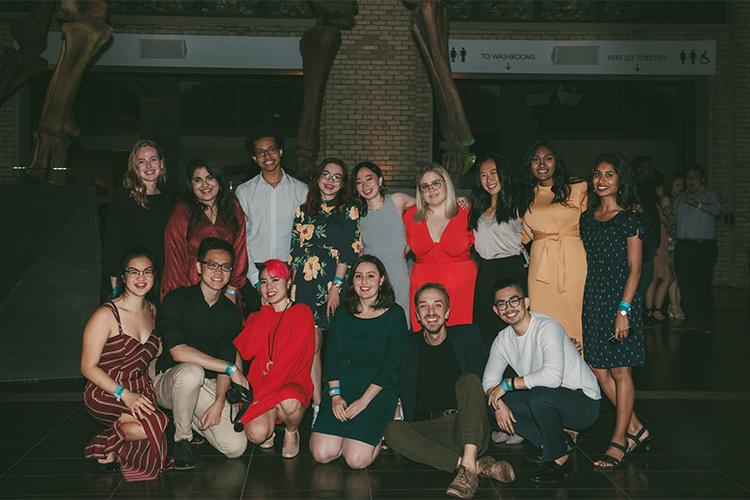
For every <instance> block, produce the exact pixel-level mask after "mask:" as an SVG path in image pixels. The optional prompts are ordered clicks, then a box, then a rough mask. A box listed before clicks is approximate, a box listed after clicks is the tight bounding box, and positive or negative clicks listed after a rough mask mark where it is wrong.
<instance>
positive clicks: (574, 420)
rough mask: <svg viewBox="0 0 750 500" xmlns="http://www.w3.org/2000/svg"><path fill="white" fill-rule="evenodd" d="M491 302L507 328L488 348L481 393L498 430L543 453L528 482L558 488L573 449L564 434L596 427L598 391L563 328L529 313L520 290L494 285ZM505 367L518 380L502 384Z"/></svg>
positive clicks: (513, 285)
mask: <svg viewBox="0 0 750 500" xmlns="http://www.w3.org/2000/svg"><path fill="white" fill-rule="evenodd" d="M493 302H494V306H493V308H494V310H495V314H497V315H498V316H499V317H500V319H502V320H503V321H504V322H505V323H506V324H507V325H508V326H507V327H506V328H505V329H503V330H502V331H500V333H498V335H497V338H496V339H495V341H494V342H493V343H492V349H491V351H490V358H489V361H488V362H487V366H486V367H485V369H484V377H483V378H482V387H483V388H484V391H485V393H486V394H487V398H488V403H489V405H490V406H492V408H493V409H494V410H495V419H496V421H497V424H498V426H499V427H500V429H502V430H503V431H504V432H506V433H508V434H516V433H518V434H519V435H520V436H522V437H524V438H526V439H527V440H528V441H529V442H531V443H532V444H534V445H535V446H541V447H542V454H541V457H539V458H540V462H541V467H540V468H539V470H538V471H537V472H536V474H535V475H534V476H533V477H532V478H531V480H532V481H534V482H538V483H554V482H557V481H559V480H561V479H564V478H565V477H567V476H568V475H569V474H570V472H571V464H570V462H569V460H568V459H569V458H570V453H571V452H572V450H573V447H572V445H571V444H570V443H568V442H567V440H566V436H565V430H564V429H572V430H575V431H580V430H584V429H586V428H588V427H590V426H591V425H592V424H593V423H594V422H596V420H597V419H598V418H599V403H600V399H601V393H600V391H599V385H598V384H597V382H596V377H595V376H594V374H593V373H592V372H591V370H590V369H589V367H588V365H586V363H585V362H584V361H583V358H582V357H581V356H580V355H579V354H578V351H577V350H576V348H575V346H574V345H573V343H572V342H571V341H570V340H569V339H568V335H567V334H566V332H565V330H564V329H563V327H562V325H560V323H558V322H557V321H555V320H554V319H552V318H550V317H549V316H545V315H544V314H539V313H532V312H530V311H529V299H528V297H526V296H525V295H524V292H523V288H522V287H521V285H519V284H518V283H515V282H513V281H508V280H499V281H498V282H497V283H495V286H494V300H493ZM509 365H510V367H511V368H513V370H514V371H515V372H516V373H517V374H518V376H517V377H509V378H505V379H503V378H502V376H503V372H504V371H505V369H506V368H507V367H508V366H509Z"/></svg>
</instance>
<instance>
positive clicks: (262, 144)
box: [235, 133, 307, 310]
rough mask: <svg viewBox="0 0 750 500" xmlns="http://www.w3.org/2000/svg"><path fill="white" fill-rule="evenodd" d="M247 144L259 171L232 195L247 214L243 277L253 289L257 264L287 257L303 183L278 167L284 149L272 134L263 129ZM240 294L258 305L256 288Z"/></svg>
mask: <svg viewBox="0 0 750 500" xmlns="http://www.w3.org/2000/svg"><path fill="white" fill-rule="evenodd" d="M248 142H250V141H248ZM251 144H252V148H251V155H252V159H253V161H255V162H256V163H257V164H258V166H259V167H260V175H257V176H255V177H253V178H252V179H250V180H249V181H247V182H245V183H243V184H240V185H239V186H237V189H236V190H235V195H236V196H237V199H238V200H239V202H240V205H241V206H242V210H243V211H244V212H245V216H246V217H247V254H248V269H247V280H248V284H249V285H252V286H253V287H254V288H255V289H257V288H258V285H259V284H260V283H259V279H258V277H259V275H260V269H259V265H261V264H262V263H263V262H265V261H267V260H269V259H280V260H282V261H284V262H286V260H287V258H288V257H289V247H290V245H291V239H292V223H293V222H294V211H295V210H296V209H297V207H299V206H300V205H301V204H302V203H304V202H305V199H306V198H307V185H306V184H305V183H303V182H301V181H299V180H297V179H295V178H294V177H292V176H291V175H289V174H287V173H286V172H284V169H283V168H281V157H282V156H283V155H284V150H283V149H282V148H281V146H280V145H279V141H278V138H277V137H276V136H274V135H273V134H268V133H264V134H261V135H259V136H258V137H257V138H256V139H255V140H254V141H252V143H251ZM243 295H244V297H245V300H246V301H247V302H248V304H249V305H250V310H258V309H259V308H260V297H259V295H258V293H257V292H255V291H254V290H251V289H249V287H248V289H247V290H243Z"/></svg>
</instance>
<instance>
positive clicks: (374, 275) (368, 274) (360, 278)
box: [352, 262, 385, 301]
mask: <svg viewBox="0 0 750 500" xmlns="http://www.w3.org/2000/svg"><path fill="white" fill-rule="evenodd" d="M384 281H385V277H384V276H383V275H382V274H380V271H378V267H377V266H376V265H375V264H373V263H372V262H361V263H360V264H359V265H358V266H357V268H356V269H355V270H354V273H353V274H352V286H353V287H354V293H356V294H357V296H359V299H360V300H363V301H365V300H375V299H377V297H378V293H379V292H380V287H381V286H382V285H383V282H384Z"/></svg>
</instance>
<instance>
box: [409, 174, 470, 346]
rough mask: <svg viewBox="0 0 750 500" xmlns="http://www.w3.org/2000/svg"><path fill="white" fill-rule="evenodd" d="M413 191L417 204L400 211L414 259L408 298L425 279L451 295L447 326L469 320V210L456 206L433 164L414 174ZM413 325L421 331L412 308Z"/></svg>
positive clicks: (447, 182) (449, 186)
mask: <svg viewBox="0 0 750 500" xmlns="http://www.w3.org/2000/svg"><path fill="white" fill-rule="evenodd" d="M417 191H418V196H417V204H416V206H414V207H411V208H409V209H408V210H407V211H406V213H404V225H405V227H406V241H407V243H408V244H409V248H410V249H411V251H412V252H413V253H414V257H415V259H416V261H415V263H414V266H412V269H411V276H410V284H411V291H410V296H411V297H413V296H414V293H415V292H416V291H417V290H418V289H419V287H420V286H422V285H423V284H425V283H427V282H436V283H440V284H441V285H443V286H444V287H445V289H446V290H447V291H448V296H449V297H450V299H451V311H450V316H449V317H448V322H447V324H448V326H451V325H462V324H467V323H471V322H472V316H473V314H472V311H473V308H474V282H475V281H476V277H477V266H476V264H474V261H473V260H472V259H471V255H470V253H469V252H470V251H471V247H472V245H473V244H474V234H473V233H472V231H471V230H470V229H469V209H468V208H466V209H465V208H460V207H459V206H458V204H457V203H456V194H455V193H456V192H455V189H454V188H453V182H452V181H451V178H450V175H448V172H446V171H445V169H443V167H441V166H440V165H437V164H435V163H430V164H427V165H425V166H424V167H422V169H421V170H420V171H419V174H417ZM411 326H412V328H413V330H414V331H415V332H416V331H418V330H419V329H420V325H419V321H418V320H417V316H416V314H415V312H414V308H412V311H411Z"/></svg>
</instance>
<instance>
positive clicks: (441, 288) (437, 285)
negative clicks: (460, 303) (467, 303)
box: [414, 281, 451, 309]
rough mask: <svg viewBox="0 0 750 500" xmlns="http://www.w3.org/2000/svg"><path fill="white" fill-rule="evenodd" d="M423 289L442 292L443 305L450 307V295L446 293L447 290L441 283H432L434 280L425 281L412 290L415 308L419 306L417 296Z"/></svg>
mask: <svg viewBox="0 0 750 500" xmlns="http://www.w3.org/2000/svg"><path fill="white" fill-rule="evenodd" d="M425 290H437V291H438V292H440V293H442V294H443V298H444V299H445V307H447V308H448V309H450V307H451V298H450V295H448V290H446V289H445V287H444V286H443V285H441V284H440V283H434V282H431V281H429V282H427V283H425V284H424V285H422V286H420V287H419V288H417V291H416V292H414V307H416V308H417V309H418V308H419V296H420V295H422V292H424V291H425Z"/></svg>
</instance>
